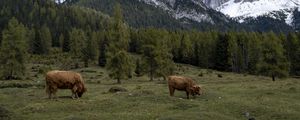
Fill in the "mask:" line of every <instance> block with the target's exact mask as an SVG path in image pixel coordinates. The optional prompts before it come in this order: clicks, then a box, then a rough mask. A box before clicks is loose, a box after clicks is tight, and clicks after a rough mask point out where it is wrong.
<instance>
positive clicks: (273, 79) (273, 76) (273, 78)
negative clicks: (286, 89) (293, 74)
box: [272, 74, 275, 82]
mask: <svg viewBox="0 0 300 120" xmlns="http://www.w3.org/2000/svg"><path fill="white" fill-rule="evenodd" d="M272 81H273V82H274V81H275V75H274V74H272Z"/></svg>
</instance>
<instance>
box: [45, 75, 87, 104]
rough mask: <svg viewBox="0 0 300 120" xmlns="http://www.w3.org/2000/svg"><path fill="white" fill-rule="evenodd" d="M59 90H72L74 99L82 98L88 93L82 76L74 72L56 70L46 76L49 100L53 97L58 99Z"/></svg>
mask: <svg viewBox="0 0 300 120" xmlns="http://www.w3.org/2000/svg"><path fill="white" fill-rule="evenodd" d="M57 89H71V90H72V98H73V99H74V98H79V97H81V96H82V94H83V93H84V92H86V88H85V86H84V81H83V79H82V77H81V75H80V74H79V73H76V72H72V71H58V70H54V71H50V72H48V73H47V74H46V93H47V94H48V95H49V99H51V98H52V95H54V97H56V91H57Z"/></svg>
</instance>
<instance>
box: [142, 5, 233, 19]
mask: <svg viewBox="0 0 300 120" xmlns="http://www.w3.org/2000/svg"><path fill="white" fill-rule="evenodd" d="M139 1H141V2H145V3H146V4H149V5H153V6H156V7H159V8H161V9H163V10H165V11H167V12H168V13H170V14H171V15H172V16H173V17H174V18H176V19H188V20H192V21H195V22H199V23H200V22H209V23H211V24H215V22H216V21H214V19H213V18H212V15H211V14H218V13H217V12H215V13H213V12H212V9H211V8H210V7H208V6H206V5H205V4H204V3H203V1H202V0H139ZM220 18H221V19H223V20H224V21H228V19H227V18H226V17H225V16H224V15H221V14H220Z"/></svg>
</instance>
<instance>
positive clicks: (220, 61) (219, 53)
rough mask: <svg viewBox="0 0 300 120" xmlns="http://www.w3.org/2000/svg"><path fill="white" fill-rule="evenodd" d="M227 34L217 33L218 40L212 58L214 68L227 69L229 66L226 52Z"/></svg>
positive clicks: (227, 44)
mask: <svg viewBox="0 0 300 120" xmlns="http://www.w3.org/2000/svg"><path fill="white" fill-rule="evenodd" d="M228 39H229V36H228V34H219V37H218V41H217V44H216V51H215V52H216V53H215V56H214V57H215V59H214V62H215V64H214V68H215V69H216V70H221V71H228V70H229V68H230V64H229V59H228V58H229V53H228V46H229V43H228Z"/></svg>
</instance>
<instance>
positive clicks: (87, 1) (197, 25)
mask: <svg viewBox="0 0 300 120" xmlns="http://www.w3.org/2000/svg"><path fill="white" fill-rule="evenodd" d="M75 1H76V2H74V1H72V5H77V6H83V7H88V8H92V9H96V10H98V11H102V12H104V13H106V14H109V15H112V13H113V6H114V5H115V2H116V1H118V2H119V3H120V4H121V7H122V9H123V13H124V18H125V20H126V22H127V23H128V24H129V25H130V26H132V27H136V28H141V27H142V28H143V27H159V28H167V29H198V30H211V29H218V30H222V31H224V30H231V29H235V28H236V27H237V26H240V25H238V23H237V22H235V21H233V20H232V19H231V18H229V17H227V16H225V15H224V14H222V13H220V12H218V11H215V10H214V9H212V8H210V7H207V6H206V5H205V4H204V3H203V1H202V0H121V1H120V0H75Z"/></svg>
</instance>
